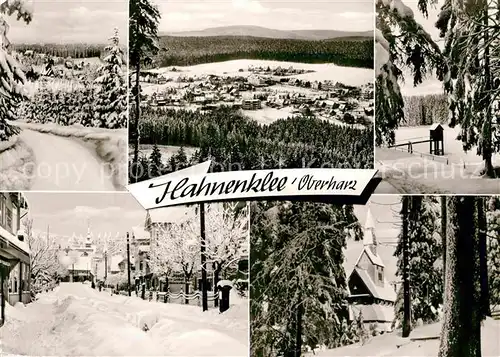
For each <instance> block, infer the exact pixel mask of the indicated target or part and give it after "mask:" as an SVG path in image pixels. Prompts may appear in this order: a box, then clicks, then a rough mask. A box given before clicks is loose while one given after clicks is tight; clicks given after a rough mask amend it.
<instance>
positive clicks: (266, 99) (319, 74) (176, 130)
mask: <svg viewBox="0 0 500 357" xmlns="http://www.w3.org/2000/svg"><path fill="white" fill-rule="evenodd" d="M130 9H131V10H130V38H129V43H130V46H129V47H130V59H131V63H130V68H132V83H133V88H135V89H133V90H132V92H131V93H132V97H131V98H130V101H129V103H130V136H129V155H130V157H129V176H130V177H129V182H131V183H135V182H139V181H143V180H147V179H150V178H154V177H157V176H160V175H162V174H166V173H170V172H173V171H177V170H180V169H182V168H185V167H187V166H190V165H194V164H197V163H200V162H204V161H207V160H211V161H212V167H211V171H216V172H217V171H219V172H220V171H229V170H232V171H235V170H255V169H276V168H307V167H312V168H320V167H328V168H373V136H374V130H373V122H374V86H373V81H374V75H373V53H374V51H373V47H374V46H373V45H374V41H373V30H374V21H373V17H374V6H373V2H372V1H370V0H367V1H354V2H352V1H350V2H346V1H340V0H332V1H312V2H311V1H292V2H285V1H271V0H261V1H255V0H252V1H249V0H220V1H199V0H198V1H192V0H191V1H159V0H148V1H139V0H131V1H130ZM145 18H147V19H149V24H150V25H151V26H150V27H148V28H143V27H141V28H140V29H139V27H138V26H137V25H136V24H137V23H141V21H142V20H144V19H145ZM151 39H157V40H158V45H151V44H152V43H153V42H151V41H149V40H151ZM132 62H133V63H132ZM139 93H140V95H139Z"/></svg>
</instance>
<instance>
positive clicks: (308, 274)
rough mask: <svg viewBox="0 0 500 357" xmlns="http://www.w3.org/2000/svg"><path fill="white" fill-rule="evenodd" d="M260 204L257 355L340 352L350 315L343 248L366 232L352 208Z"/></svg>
mask: <svg viewBox="0 0 500 357" xmlns="http://www.w3.org/2000/svg"><path fill="white" fill-rule="evenodd" d="M259 206H260V209H259V210H258V211H257V212H256V213H254V212H252V214H256V215H257V216H258V219H253V220H252V222H253V224H252V225H251V227H252V233H251V249H252V252H251V255H250V256H251V259H252V262H251V267H252V271H251V276H252V288H251V293H252V294H251V305H252V307H251V313H252V319H251V320H252V328H251V330H252V331H254V335H253V337H252V354H255V355H263V354H264V355H269V353H270V352H269V351H267V353H266V352H263V351H265V350H266V348H267V347H266V346H273V347H274V348H275V349H276V350H275V351H272V353H271V354H272V355H283V356H300V353H301V351H302V349H303V348H302V346H307V347H309V348H317V347H318V346H320V345H323V346H328V347H337V346H338V345H339V344H340V343H341V341H342V339H343V338H344V337H343V336H344V335H345V333H346V331H343V332H341V331H340V330H341V326H342V318H348V316H347V300H346V298H347V296H346V275H345V272H344V268H343V266H342V262H343V249H344V248H345V247H346V240H347V239H348V238H350V237H351V236H352V232H353V231H356V232H357V231H359V223H358V221H357V219H356V217H355V216H354V214H353V209H352V206H332V205H327V204H317V203H311V202H293V203H290V202H283V203H279V204H274V205H273V204H270V203H260V204H259ZM254 226H255V227H254ZM277 329H278V330H277Z"/></svg>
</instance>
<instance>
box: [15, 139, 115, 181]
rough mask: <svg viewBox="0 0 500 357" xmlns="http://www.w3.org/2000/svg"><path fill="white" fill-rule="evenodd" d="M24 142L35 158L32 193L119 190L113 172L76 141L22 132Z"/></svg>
mask: <svg viewBox="0 0 500 357" xmlns="http://www.w3.org/2000/svg"><path fill="white" fill-rule="evenodd" d="M20 139H21V140H22V141H23V142H25V143H26V144H27V145H28V146H29V147H30V148H32V150H33V152H34V155H35V162H36V166H35V168H34V169H33V172H32V175H33V177H32V186H31V190H34V191H36V190H43V191H47V190H48V191H61V190H65V191H67V190H70V191H115V190H116V188H115V187H114V185H113V181H112V175H111V173H110V172H109V168H108V167H107V166H106V165H105V164H104V163H103V162H102V161H101V160H100V159H99V158H98V157H97V155H95V154H93V153H92V152H91V150H89V149H88V148H86V147H85V146H84V145H82V144H79V143H78V142H76V141H75V140H71V139H70V138H64V137H59V136H56V135H50V134H45V133H40V132H37V131H33V130H28V129H23V130H22V132H21V134H20Z"/></svg>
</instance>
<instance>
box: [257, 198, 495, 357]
mask: <svg viewBox="0 0 500 357" xmlns="http://www.w3.org/2000/svg"><path fill="white" fill-rule="evenodd" d="M499 219H500V198H499V197H498V196H448V197H446V196H418V195H415V196H400V195H374V196H372V198H371V199H370V200H369V202H368V203H367V205H365V206H350V205H344V206H341V205H327V204H319V203H311V202H259V203H252V206H251V227H250V244H251V245H250V247H251V249H250V267H251V268H250V276H251V281H250V292H251V294H250V298H251V300H250V321H251V322H250V347H251V355H252V356H311V357H312V356H324V357H330V356H366V357H368V356H377V355H383V356H426V357H436V356H438V357H455V356H458V355H460V354H461V353H462V352H463V351H469V352H468V354H467V355H468V356H477V357H479V356H498V355H499V353H500V344H499V343H498V333H499V331H500V284H499V280H498V276H499V257H500V250H499V249H500V234H499V232H500V231H499V222H500V221H499Z"/></svg>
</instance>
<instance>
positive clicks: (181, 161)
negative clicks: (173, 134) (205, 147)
mask: <svg viewBox="0 0 500 357" xmlns="http://www.w3.org/2000/svg"><path fill="white" fill-rule="evenodd" d="M175 163H176V170H182V169H185V168H187V167H188V166H189V160H188V158H187V155H186V150H185V149H184V148H183V147H180V148H179V150H178V151H177V153H176V154H175Z"/></svg>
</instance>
